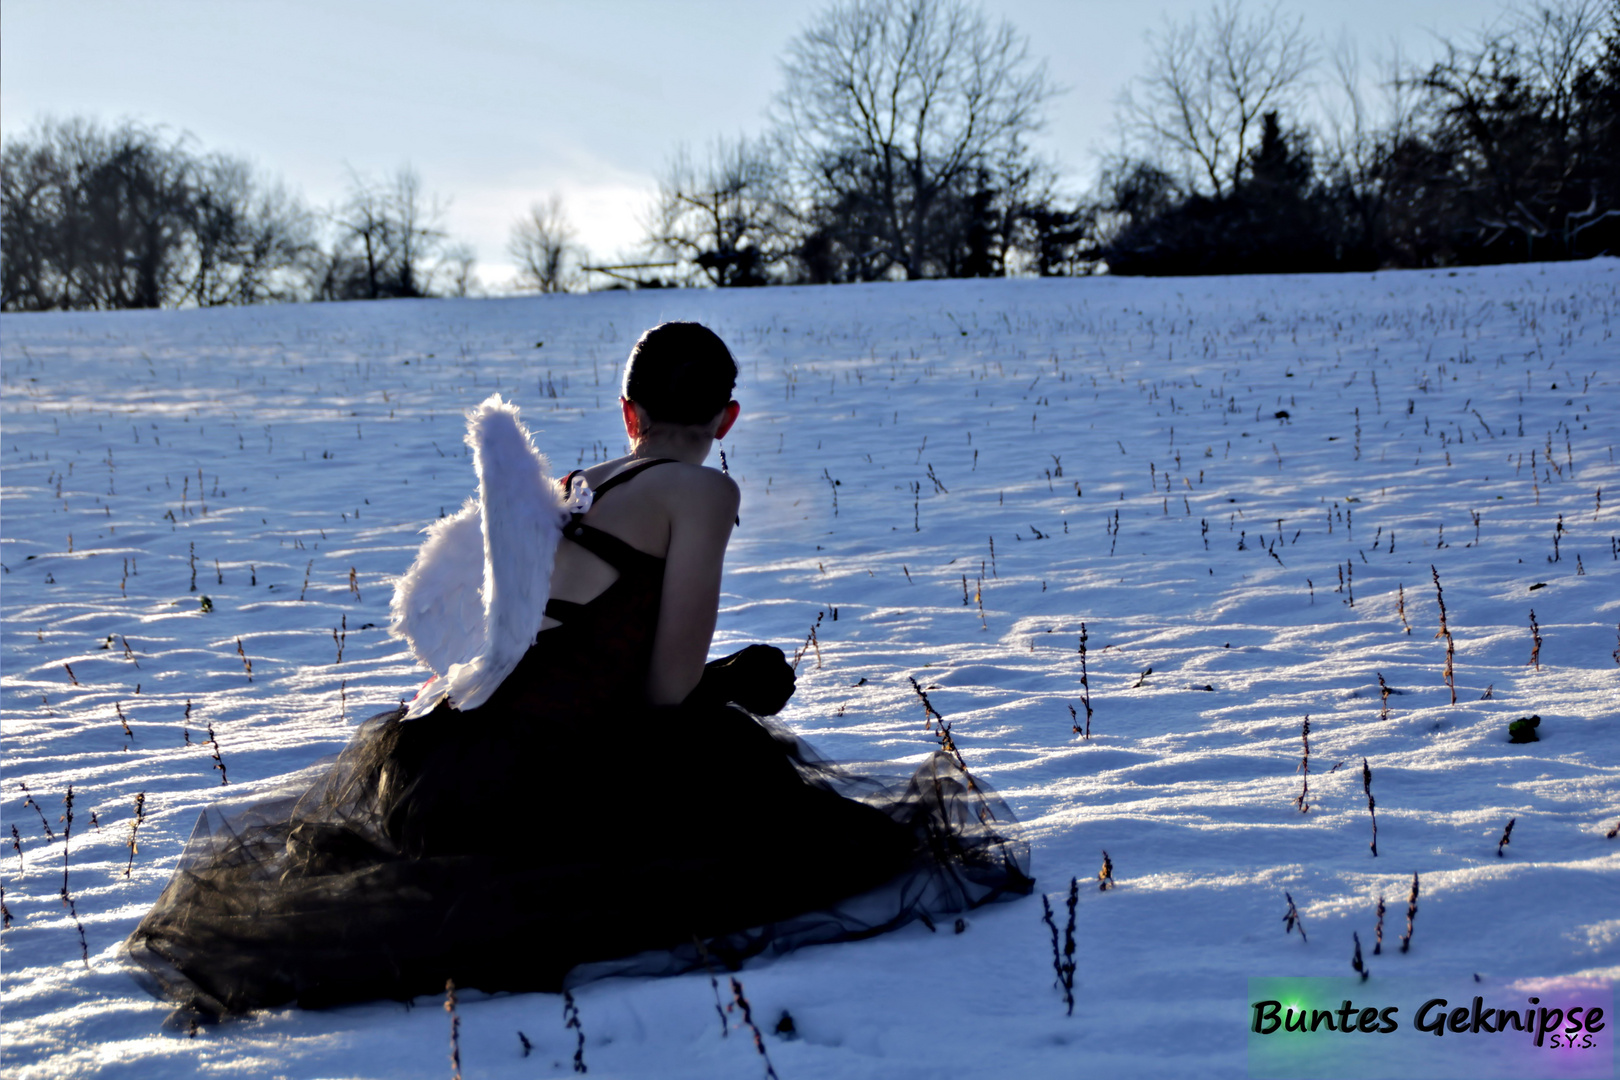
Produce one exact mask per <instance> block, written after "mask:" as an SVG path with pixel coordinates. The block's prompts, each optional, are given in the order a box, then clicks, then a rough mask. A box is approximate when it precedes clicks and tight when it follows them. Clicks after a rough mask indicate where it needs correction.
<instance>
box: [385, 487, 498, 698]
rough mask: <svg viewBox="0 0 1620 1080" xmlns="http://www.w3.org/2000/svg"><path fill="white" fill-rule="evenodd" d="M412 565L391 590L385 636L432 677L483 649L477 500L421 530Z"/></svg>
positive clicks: (481, 547)
mask: <svg viewBox="0 0 1620 1080" xmlns="http://www.w3.org/2000/svg"><path fill="white" fill-rule="evenodd" d="M423 531H425V532H426V533H427V539H426V540H425V541H423V543H422V547H421V550H419V551H418V552H417V554H416V561H415V562H413V563H411V568H410V569H409V570H407V571H406V572H405V576H404V577H402V578H400V579H399V581H398V582H396V583H395V585H394V600H393V603H392V604H391V605H389V609H388V610H389V614H390V615H391V616H393V625H392V626H391V627H390V628H389V632H390V633H391V634H393V635H394V636H395V637H398V638H403V639H405V641H406V643H407V644H409V645H410V647H411V652H413V653H415V654H416V658H417V659H418V660H420V661H422V663H424V664H426V665H427V666H428V667H429V668H431V669H433V671H434V672H435V673H436V674H439V675H443V674H444V673H445V672H447V671H449V670H450V668H451V667H452V666H454V665H456V664H461V663H465V662H466V661H468V660H471V659H472V658H473V657H474V656H477V655H478V653H479V651H480V650H482V649H483V647H484V597H483V585H484V526H483V516H482V515H481V514H480V513H479V510H478V500H477V499H468V500H467V502H466V505H464V506H463V507H462V508H461V510H460V511H459V512H458V513H456V514H455V515H454V516H452V517H447V518H440V519H439V520H438V521H435V522H434V523H433V524H432V525H429V526H428V527H427V528H426V529H425V530H423Z"/></svg>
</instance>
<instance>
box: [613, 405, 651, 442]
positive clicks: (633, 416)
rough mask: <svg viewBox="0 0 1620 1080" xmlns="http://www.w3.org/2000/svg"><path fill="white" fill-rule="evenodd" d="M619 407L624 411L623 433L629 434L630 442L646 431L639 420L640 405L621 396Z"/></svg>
mask: <svg viewBox="0 0 1620 1080" xmlns="http://www.w3.org/2000/svg"><path fill="white" fill-rule="evenodd" d="M619 408H620V409H622V410H623V412H624V433H625V434H626V435H628V436H630V439H631V441H632V442H633V441H635V440H636V439H639V438H641V436H642V435H643V434H644V433H645V431H646V425H645V424H643V423H642V422H641V409H640V407H639V406H637V405H636V403H635V402H633V401H631V400H630V399H629V398H627V397H621V398H620V399H619Z"/></svg>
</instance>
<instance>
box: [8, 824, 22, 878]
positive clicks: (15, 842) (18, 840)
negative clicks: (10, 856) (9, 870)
mask: <svg viewBox="0 0 1620 1080" xmlns="http://www.w3.org/2000/svg"><path fill="white" fill-rule="evenodd" d="M11 850H13V851H15V852H16V853H17V876H18V877H19V878H20V877H22V876H23V870H24V866H23V853H22V833H20V832H18V831H17V825H16V823H15V822H13V823H12V826H11Z"/></svg>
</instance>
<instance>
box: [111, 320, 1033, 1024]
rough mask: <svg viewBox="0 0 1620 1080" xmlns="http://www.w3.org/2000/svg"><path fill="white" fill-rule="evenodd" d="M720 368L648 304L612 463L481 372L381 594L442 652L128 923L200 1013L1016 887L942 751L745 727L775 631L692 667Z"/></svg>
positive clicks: (707, 571) (725, 522)
mask: <svg viewBox="0 0 1620 1080" xmlns="http://www.w3.org/2000/svg"><path fill="white" fill-rule="evenodd" d="M736 377H737V366H736V363H735V362H734V361H733V359H732V356H731V353H730V352H729V351H728V350H727V348H726V346H725V344H724V343H723V342H722V341H721V340H720V339H719V337H717V336H716V335H715V334H714V333H713V332H711V331H709V330H707V329H705V328H704V327H702V326H699V325H698V324H696V323H665V324H663V325H661V326H658V327H655V328H653V329H652V330H649V331H647V332H646V333H645V334H643V335H642V336H641V339H640V340H639V341H637V342H636V345H635V348H634V349H633V350H632V351H631V354H630V359H629V363H628V364H627V366H626V368H625V377H624V397H623V398H622V399H621V404H622V408H623V412H624V425H625V432H626V434H627V435H628V437H629V440H630V446H631V452H630V454H629V455H628V456H626V457H622V458H619V459H617V460H614V461H609V462H604V463H602V464H600V465H595V466H592V467H591V468H589V469H584V470H576V471H575V472H573V473H570V474H569V475H568V476H567V477H564V478H563V479H562V480H561V481H560V482H558V481H555V480H552V479H550V478H549V476H548V475H547V467H546V462H545V460H544V459H543V458H542V457H540V455H539V454H538V453H536V451H535V450H534V448H533V445H532V443H531V442H530V439H529V433H528V432H527V430H525V429H524V427H523V426H522V424H521V423H520V422H519V420H518V417H517V410H516V409H515V408H514V407H512V406H510V405H507V404H505V403H503V402H502V401H501V400H500V398H499V396H495V397H492V398H490V399H489V400H488V401H486V402H484V403H483V404H482V405H481V406H479V407H478V408H477V409H476V410H474V411H473V413H472V414H471V416H470V422H469V431H468V436H467V441H468V443H469V445H470V446H471V447H472V449H473V451H474V460H475V463H476V465H477V470H478V480H479V495H478V497H477V499H474V500H469V502H468V504H467V506H466V507H465V508H464V509H463V510H462V512H461V513H460V514H458V515H456V516H455V517H453V518H449V519H446V520H444V521H441V522H439V523H437V524H435V525H434V526H433V527H432V528H430V529H429V530H428V539H427V541H426V543H424V545H423V547H422V551H421V553H420V554H419V556H418V558H417V560H416V563H415V564H414V565H413V566H412V568H411V570H410V572H409V573H408V574H407V575H406V576H405V577H404V578H403V579H402V580H401V582H400V585H399V588H398V591H397V593H396V596H395V599H394V614H395V632H396V633H398V634H400V635H401V636H402V637H405V638H406V639H407V640H408V641H409V642H410V643H411V645H412V647H413V649H414V650H415V651H416V653H417V655H418V656H419V657H420V658H421V659H422V660H423V661H424V662H425V663H426V664H428V666H430V667H432V668H433V669H434V670H435V671H436V672H438V675H437V676H436V677H435V678H434V679H432V680H431V681H430V682H429V683H428V684H427V685H426V686H425V687H423V689H422V691H421V692H420V693H419V694H418V695H417V697H416V700H415V702H414V703H413V704H412V705H411V706H410V707H409V708H405V707H401V708H399V709H396V710H390V711H389V712H386V713H383V714H381V715H378V716H375V717H373V718H371V719H370V720H368V721H366V722H365V723H364V724H362V725H361V726H360V728H359V730H358V731H357V732H356V734H355V736H354V739H353V741H352V742H351V743H350V745H349V746H348V748H347V749H345V750H344V751H343V753H342V754H341V755H340V756H339V757H338V759H337V760H336V762H335V763H334V764H333V765H331V767H330V768H329V769H327V770H326V772H325V774H324V775H323V776H322V778H321V779H320V780H319V781H318V782H317V783H315V784H314V785H313V786H311V787H308V788H307V789H305V790H301V791H296V792H287V793H286V794H285V795H284V796H282V797H280V798H277V799H271V800H269V801H267V802H264V803H261V804H259V805H257V806H255V807H253V808H252V809H251V810H249V811H247V812H245V813H241V814H238V815H236V816H234V817H232V818H231V819H229V820H226V819H223V818H221V817H220V816H219V815H218V814H217V813H215V812H212V811H210V812H209V813H206V814H205V815H204V818H203V820H202V821H201V822H199V825H198V830H197V833H196V834H195V835H194V837H193V839H192V841H191V843H190V844H189V845H188V846H187V848H186V851H185V853H184V855H183V857H182V859H181V863H180V867H179V869H178V870H177V871H176V873H175V876H174V878H173V880H172V881H171V882H170V883H169V886H168V887H167V889H165V891H164V893H163V895H162V897H161V898H160V899H159V900H158V902H157V904H156V905H155V906H154V907H153V909H152V910H151V912H149V913H148V914H147V915H146V917H145V918H144V919H142V920H141V923H140V925H139V926H138V927H137V928H136V930H135V932H134V933H133V934H132V935H131V936H130V939H129V942H128V948H129V952H130V955H131V956H132V958H133V959H134V960H135V961H136V962H137V963H139V964H140V965H141V967H142V968H143V969H144V971H145V972H146V973H147V974H149V975H150V976H151V980H152V983H153V985H154V989H155V990H156V991H157V992H159V993H161V994H163V995H164V996H167V997H170V998H172V999H175V1000H177V1001H179V1002H180V1003H181V1004H182V1005H183V1006H186V1007H188V1008H190V1009H192V1010H195V1011H196V1012H198V1013H201V1014H204V1015H213V1016H219V1015H226V1014H231V1013H240V1012H243V1011H246V1010H250V1009H254V1008H259V1007H264V1006H272V1005H279V1004H283V1003H286V1002H297V1003H298V1004H300V1005H304V1006H322V1005H331V1004H336V1003H340V1002H346V1001H358V1000H365V999H371V998H383V997H387V998H399V999H405V998H410V997H412V996H415V995H418V994H424V993H433V992H438V991H442V990H443V989H444V986H445V983H446V981H447V980H453V981H454V982H455V983H456V985H457V986H469V987H475V988H479V989H483V990H488V991H495V990H550V991H555V990H558V989H560V988H562V987H563V986H565V985H573V984H575V983H578V982H580V981H582V980H584V979H588V978H594V977H600V976H602V975H606V974H633V973H663V972H679V971H686V970H690V969H692V968H694V967H697V966H700V965H704V964H724V965H727V966H732V967H734V966H736V965H737V964H739V963H741V962H742V961H743V960H745V959H746V958H748V957H749V956H753V955H756V954H759V953H761V952H765V951H772V952H780V951H785V950H787V949H791V948H795V947H797V946H800V945H806V944H812V943H818V942H830V941H839V940H849V939H853V938H859V937H866V936H869V935H872V934H876V933H880V932H882V931H885V930H889V929H892V928H894V927H897V926H900V925H902V924H904V923H906V922H909V921H911V920H913V919H922V920H924V921H927V922H929V923H930V925H932V921H931V920H932V919H933V918H934V917H937V916H941V915H946V914H951V913H955V912H960V911H963V910H966V909H968V908H971V907H974V906H977V905H979V904H982V903H985V902H988V901H990V900H995V899H998V898H1002V897H1006V896H1014V895H1023V894H1026V893H1028V892H1030V890H1031V888H1032V885H1033V882H1032V880H1031V879H1030V877H1029V876H1028V872H1027V870H1028V845H1027V844H1026V843H1025V842H1024V841H1023V840H1022V839H1021V837H1020V836H1019V834H1018V831H1017V826H1016V823H1015V822H1014V821H1013V819H1012V817H1011V815H1010V814H1009V813H1008V812H1007V810H1006V808H1005V806H1003V804H1002V803H1001V801H1000V800H999V799H997V798H996V797H995V796H994V795H993V794H992V793H991V792H990V791H989V790H988V789H987V788H986V787H985V786H984V785H983V783H982V782H980V781H977V780H975V779H974V778H972V777H970V776H968V774H967V773H966V772H964V771H963V770H962V769H961V768H960V767H959V764H958V763H957V762H955V761H953V760H952V759H951V758H950V757H949V756H948V755H947V754H945V753H943V752H939V753H935V754H933V755H931V756H930V757H929V758H928V760H926V761H925V762H924V763H923V764H922V766H921V767H920V768H919V769H918V770H917V771H916V773H915V775H913V776H912V777H911V778H910V779H909V780H908V781H903V782H900V783H896V784H893V785H885V784H883V783H880V782H878V781H877V780H874V779H871V778H867V777H861V776H856V775H853V774H851V773H848V772H846V771H844V770H842V769H840V768H838V767H836V766H834V765H832V764H829V763H827V762H824V761H822V760H821V759H819V758H817V757H816V756H815V755H814V754H813V753H812V752H811V751H810V750H809V749H808V748H807V747H806V746H805V744H804V743H802V742H800V741H799V740H798V739H796V738H795V737H793V736H792V735H790V734H788V733H787V732H786V731H785V730H783V729H782V728H781V727H780V726H778V725H776V724H774V723H773V722H771V721H767V720H763V719H762V717H764V716H769V715H771V714H774V713H776V712H777V711H779V710H780V709H781V708H782V706H783V705H784V704H785V703H786V701H787V699H788V697H789V696H790V695H791V694H792V692H793V670H792V668H790V667H789V666H788V664H787V662H786V660H785V659H784V658H783V656H782V653H781V652H780V651H779V650H777V649H775V648H772V647H770V646H764V645H754V646H750V647H749V648H747V649H744V650H743V651H741V652H739V653H736V654H734V655H732V656H729V657H726V658H725V659H722V660H717V661H714V662H713V663H710V664H708V665H706V666H705V664H704V660H705V659H706V657H707V654H708V648H709V643H710V639H711V637H712V635H713V632H714V626H715V618H716V613H717V610H718V606H719V596H720V575H721V564H722V560H723V558H724V555H725V548H726V543H727V541H728V539H729V537H730V533H731V527H732V524H733V522H734V521H735V519H736V515H737V507H738V490H737V486H736V485H735V484H734V483H733V482H732V481H731V479H730V478H729V477H727V476H725V475H723V474H721V473H719V472H716V471H715V470H713V469H709V468H706V467H705V466H704V465H703V462H704V461H705V459H706V458H707V457H708V455H709V452H710V450H711V449H712V447H713V444H714V441H715V439H717V438H719V437H721V436H723V435H725V433H726V432H727V431H728V430H729V429H730V428H731V426H732V425H733V424H734V423H735V422H736V420H737V413H738V405H737V402H736V401H734V400H731V392H732V388H733V387H734V385H735V383H736Z"/></svg>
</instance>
